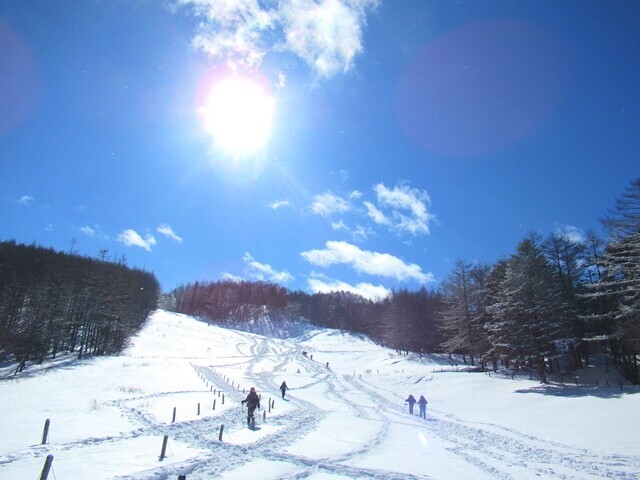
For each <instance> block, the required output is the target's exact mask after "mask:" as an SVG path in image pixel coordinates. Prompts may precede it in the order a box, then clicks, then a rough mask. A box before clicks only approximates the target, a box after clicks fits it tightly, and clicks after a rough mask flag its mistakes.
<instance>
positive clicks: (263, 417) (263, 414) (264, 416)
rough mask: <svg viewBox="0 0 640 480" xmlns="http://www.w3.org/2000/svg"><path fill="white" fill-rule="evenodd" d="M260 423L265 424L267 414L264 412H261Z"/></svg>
mask: <svg viewBox="0 0 640 480" xmlns="http://www.w3.org/2000/svg"><path fill="white" fill-rule="evenodd" d="M262 421H263V422H264V423H267V412H266V411H264V412H262Z"/></svg>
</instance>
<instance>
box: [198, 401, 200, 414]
mask: <svg viewBox="0 0 640 480" xmlns="http://www.w3.org/2000/svg"><path fill="white" fill-rule="evenodd" d="M198 415H200V402H198Z"/></svg>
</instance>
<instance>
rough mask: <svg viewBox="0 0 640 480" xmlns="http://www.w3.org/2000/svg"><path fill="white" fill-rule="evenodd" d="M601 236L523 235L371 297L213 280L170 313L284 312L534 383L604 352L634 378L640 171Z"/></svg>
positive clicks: (185, 295)
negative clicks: (433, 283)
mask: <svg viewBox="0 0 640 480" xmlns="http://www.w3.org/2000/svg"><path fill="white" fill-rule="evenodd" d="M603 224H604V225H605V227H606V228H607V229H608V233H609V235H608V239H607V240H606V241H605V240H602V239H601V238H599V237H598V236H597V235H596V234H595V233H594V232H588V233H587V235H586V236H585V237H584V238H582V237H572V236H571V235H569V234H566V233H554V234H551V235H549V236H548V237H546V238H542V237H541V236H540V235H538V234H536V233H535V232H532V233H529V234H527V235H526V236H525V237H524V238H523V239H522V240H521V241H520V243H519V244H518V245H517V247H516V250H515V252H514V253H513V254H511V255H510V256H508V257H507V258H505V259H503V260H500V261H499V262H497V263H496V264H495V265H485V264H479V263H470V262H466V261H464V260H457V261H456V263H455V265H454V267H453V269H452V270H451V272H450V274H449V276H448V278H447V279H446V280H445V281H443V282H442V285H441V288H440V290H439V291H437V292H435V291H432V292H429V291H426V290H425V289H421V290H419V291H417V292H410V291H407V290H401V291H395V292H393V293H392V294H391V295H390V296H389V297H388V298H386V299H384V300H382V301H378V302H372V301H368V300H366V299H364V298H362V297H359V296H357V295H353V294H350V293H345V292H336V293H330V294H322V293H316V294H307V293H304V292H290V291H286V290H285V289H283V288H282V287H279V286H277V285H273V284H268V283H263V282H259V283H251V282H240V283H236V282H230V281H228V282H217V283H210V284H199V283H196V284H194V285H189V286H183V287H180V288H179V289H178V290H176V291H175V292H173V294H174V295H175V300H176V305H177V308H176V309H177V311H179V312H182V313H187V314H193V315H197V316H201V317H206V318H209V319H211V320H214V321H218V322H224V321H227V320H230V319H232V318H234V317H235V318H234V319H236V320H242V319H245V320H250V319H252V318H255V316H256V315H264V314H265V313H266V314H268V315H271V316H276V317H277V315H280V314H286V315H287V316H288V317H289V318H293V319H295V318H304V319H307V320H308V321H310V322H312V323H313V324H316V325H318V326H322V327H328V328H339V329H346V330H349V331H352V332H358V333H363V334H366V335H368V336H370V337H371V338H372V339H374V340H375V341H378V342H380V343H381V344H383V345H386V346H389V347H391V348H395V349H398V350H407V351H414V352H426V353H428V352H434V351H440V352H448V353H458V354H462V355H463V356H464V359H465V361H467V358H468V359H469V362H470V363H471V365H477V364H480V365H481V366H483V367H491V368H494V369H496V368H498V364H502V365H505V366H506V367H508V368H512V369H515V370H517V369H529V370H536V371H537V372H538V374H539V376H540V379H541V381H546V378H547V375H548V374H549V373H553V372H558V373H562V372H567V371H573V370H575V369H577V368H580V367H582V366H583V365H584V362H587V361H588V357H589V355H590V354H591V353H593V352H598V353H604V354H606V355H607V356H609V358H611V360H612V361H613V363H614V364H615V365H616V366H617V367H618V369H619V370H620V372H621V373H622V374H623V375H624V376H625V378H627V379H628V380H629V381H630V382H632V383H633V384H639V383H640V376H639V373H640V371H639V367H638V358H639V356H640V179H637V180H635V181H633V182H632V183H631V184H630V186H629V187H628V188H627V189H626V190H625V192H624V193H623V194H622V195H620V197H618V198H617V199H616V201H615V205H614V207H613V209H612V211H611V215H610V216H609V217H607V218H605V219H603Z"/></svg>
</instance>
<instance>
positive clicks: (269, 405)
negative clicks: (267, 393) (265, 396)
mask: <svg viewBox="0 0 640 480" xmlns="http://www.w3.org/2000/svg"><path fill="white" fill-rule="evenodd" d="M269 413H271V399H269Z"/></svg>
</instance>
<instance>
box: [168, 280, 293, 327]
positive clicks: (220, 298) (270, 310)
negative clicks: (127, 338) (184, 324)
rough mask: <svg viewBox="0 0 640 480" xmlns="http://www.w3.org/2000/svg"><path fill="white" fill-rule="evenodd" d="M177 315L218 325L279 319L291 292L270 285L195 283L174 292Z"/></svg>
mask: <svg viewBox="0 0 640 480" xmlns="http://www.w3.org/2000/svg"><path fill="white" fill-rule="evenodd" d="M171 296H172V302H173V303H174V304H175V311H176V312H179V313H185V314H187V315H193V316H196V317H200V318H206V319H208V320H211V321H213V322H216V323H228V322H234V321H249V320H252V319H256V318H259V317H263V316H268V317H270V318H271V319H273V320H275V319H277V318H278V317H279V316H280V315H281V314H283V313H284V312H285V309H286V307H287V291H286V289H284V288H283V287H281V286H279V285H276V284H273V283H266V282H244V281H242V282H232V281H220V282H195V283H194V284H191V285H187V286H180V287H178V288H177V289H175V290H174V291H173V292H171Z"/></svg>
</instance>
